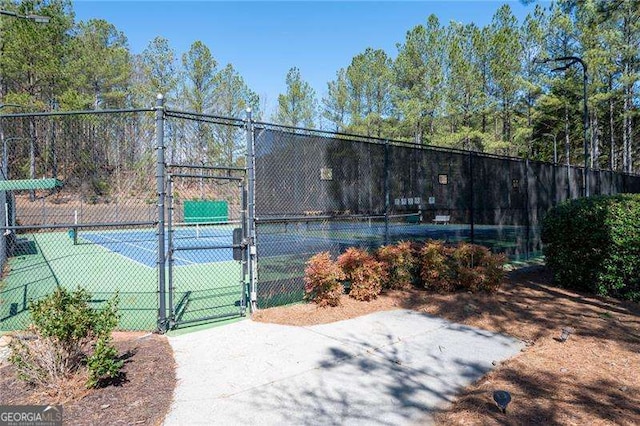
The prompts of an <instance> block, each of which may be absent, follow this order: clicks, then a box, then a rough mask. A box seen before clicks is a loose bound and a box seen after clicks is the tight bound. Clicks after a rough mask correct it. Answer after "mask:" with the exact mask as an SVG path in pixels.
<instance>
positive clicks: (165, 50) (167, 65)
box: [135, 37, 178, 106]
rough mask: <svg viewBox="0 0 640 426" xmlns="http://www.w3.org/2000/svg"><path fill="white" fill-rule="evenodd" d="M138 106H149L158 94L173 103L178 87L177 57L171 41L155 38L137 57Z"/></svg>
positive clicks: (136, 90)
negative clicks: (170, 43)
mask: <svg viewBox="0 0 640 426" xmlns="http://www.w3.org/2000/svg"><path fill="white" fill-rule="evenodd" d="M136 62H137V63H136V65H137V80H136V82H135V83H136V87H135V92H136V95H137V96H136V104H137V105H139V106H149V104H150V103H151V102H153V99H155V97H156V95H157V94H159V93H160V94H162V95H163V96H164V97H165V99H166V102H171V101H172V100H173V99H174V97H175V93H176V89H177V87H178V73H177V70H176V55H175V52H174V51H173V49H172V48H171V46H170V45H169V40H167V39H166V38H164V37H156V38H154V39H153V40H152V41H151V42H150V43H149V45H148V46H147V47H146V48H145V49H144V50H143V51H142V53H141V54H140V55H139V56H138V57H137V61H136Z"/></svg>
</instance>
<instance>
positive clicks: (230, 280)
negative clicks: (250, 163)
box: [167, 165, 247, 328]
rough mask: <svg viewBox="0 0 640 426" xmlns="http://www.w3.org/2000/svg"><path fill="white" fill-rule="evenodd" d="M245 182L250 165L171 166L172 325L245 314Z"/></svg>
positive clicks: (169, 273)
mask: <svg viewBox="0 0 640 426" xmlns="http://www.w3.org/2000/svg"><path fill="white" fill-rule="evenodd" d="M245 182H246V181H245V169H244V168H234V167H207V166H194V165H170V166H169V167H168V174H167V197H168V199H167V201H168V206H169V215H168V218H167V281H168V284H169V300H168V302H169V308H170V314H169V328H175V327H177V326H180V325H182V324H188V323H197V322H202V321H209V320H212V319H221V318H228V317H239V316H244V315H245V312H246V306H247V287H246V279H245V277H246V275H247V250H246V249H247V212H246V210H247V209H246V206H247V202H246V188H245Z"/></svg>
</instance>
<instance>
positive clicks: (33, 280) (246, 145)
mask: <svg viewBox="0 0 640 426" xmlns="http://www.w3.org/2000/svg"><path fill="white" fill-rule="evenodd" d="M0 139H1V141H2V153H3V155H2V170H1V171H2V178H1V179H0V227H1V228H2V229H1V231H2V237H0V261H1V265H2V281H1V283H0V330H13V329H20V328H25V327H26V326H27V325H28V321H29V317H28V304H29V301H30V300H37V299H39V298H42V297H44V296H45V295H47V294H50V293H51V292H52V291H53V290H54V289H55V288H56V287H58V286H64V287H66V288H70V289H73V288H76V287H84V288H86V289H87V290H89V291H90V292H91V294H92V295H93V298H94V300H93V302H94V303H95V304H96V306H99V305H100V304H101V303H103V302H104V301H106V300H108V299H109V298H111V297H113V295H114V294H116V293H117V294H119V297H120V312H121V314H122V319H121V322H120V327H121V328H124V329H144V330H151V329H156V328H158V329H160V330H163V331H164V330H166V329H168V328H175V327H180V326H182V325H186V324H192V323H199V322H203V321H210V320H214V319H218V318H228V317H235V316H241V315H244V314H245V310H246V308H247V307H251V308H252V309H255V308H256V307H260V308H264V307H269V306H276V305H282V304H286V303H292V302H298V301H300V300H302V296H303V291H304V284H303V275H304V264H305V262H306V261H307V260H308V259H309V258H310V257H311V256H313V255H314V254H316V253H318V252H321V251H330V252H331V253H332V254H333V255H338V254H339V253H342V252H343V251H344V250H345V249H346V248H348V247H352V246H355V247H363V248H368V249H375V248H377V247H379V246H382V245H385V244H391V243H394V242H397V241H403V240H410V241H424V240H426V239H441V240H444V241H448V242H456V241H470V242H475V243H479V244H483V245H486V246H488V247H491V248H492V249H493V250H495V251H500V252H504V253H506V254H508V255H509V256H510V257H511V258H513V259H520V258H527V257H530V256H535V255H537V254H539V253H540V251H541V247H542V244H541V241H540V223H541V220H542V218H543V216H544V214H545V213H546V212H547V211H548V210H549V209H550V208H551V207H552V206H554V205H556V204H557V203H559V202H561V201H563V200H566V199H569V198H576V197H578V196H579V195H580V194H582V191H583V173H584V171H583V169H581V168H576V167H568V166H558V165H553V164H549V163H542V162H533V161H527V160H523V159H516V158H505V157H499V156H492V155H487V154H480V153H473V152H466V151H459V150H452V149H444V148H435V147H427V146H421V145H414V144H410V143H404V142H398V141H385V140H380V139H375V138H365V137H358V136H352V135H343V134H337V133H328V132H322V131H314V130H305V129H294V128H288V127H284V126H276V125H272V124H268V123H256V122H253V121H252V120H251V118H250V117H247V118H246V119H245V120H241V119H234V118H227V117H217V116H212V115H206V114H195V113H192V112H184V111H175V110H171V109H167V108H165V107H164V106H163V104H162V101H161V100H159V103H158V105H157V106H156V108H154V109H139V110H118V111H102V112H96V111H91V112H89V111H82V112H72V113H47V114H45V113H41V114H33V113H30V114H11V115H3V116H0ZM587 177H588V179H589V183H590V188H591V193H592V194H594V195H595V194H615V193H619V192H640V177H638V176H630V175H623V174H620V173H615V172H608V171H591V172H590V173H589V174H588V176H587Z"/></svg>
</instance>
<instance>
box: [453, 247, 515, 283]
mask: <svg viewBox="0 0 640 426" xmlns="http://www.w3.org/2000/svg"><path fill="white" fill-rule="evenodd" d="M452 256H453V259H454V265H455V269H456V281H457V282H456V285H457V287H458V288H460V289H464V290H468V291H472V292H476V291H479V290H482V291H489V292H493V291H495V290H497V289H498V287H499V286H500V283H501V282H502V280H503V279H504V276H505V271H504V268H503V265H504V263H505V261H506V258H505V256H504V255H503V254H492V253H491V251H489V249H488V248H486V247H483V246H480V245H476V244H468V243H460V244H458V245H457V246H456V247H455V249H454V250H453V254H452Z"/></svg>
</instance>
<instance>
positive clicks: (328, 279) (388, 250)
mask: <svg viewBox="0 0 640 426" xmlns="http://www.w3.org/2000/svg"><path fill="white" fill-rule="evenodd" d="M505 260H506V259H505V257H504V255H497V254H492V253H491V252H490V251H489V250H488V249H487V248H485V247H482V246H479V245H474V244H467V243H459V244H458V245H456V246H450V245H445V244H443V243H442V242H439V241H427V242H426V243H425V244H424V245H418V244H416V243H410V242H406V241H405V242H400V243H398V244H395V245H389V246H383V247H380V248H379V249H378V250H377V251H375V252H374V253H370V252H368V251H367V250H363V249H359V248H353V247H352V248H349V249H347V250H346V251H345V252H344V253H342V254H341V255H340V256H338V258H337V259H336V260H334V259H332V258H331V255H330V254H329V252H322V253H318V254H316V255H315V256H313V257H312V258H311V259H309V261H307V264H306V265H307V267H306V269H305V277H304V281H305V299H306V300H309V301H313V302H315V303H317V304H318V305H320V306H337V305H338V304H339V303H340V296H341V295H342V294H343V293H344V292H345V288H346V289H348V293H349V296H350V297H352V298H354V299H356V300H363V301H368V300H371V299H374V298H376V297H378V295H379V294H380V293H381V292H382V291H383V290H385V289H407V288H410V287H412V286H417V287H420V288H425V289H428V290H433V291H438V292H451V291H457V290H466V291H473V292H475V291H481V290H482V291H495V290H496V289H497V288H498V286H499V285H500V283H501V282H502V280H503V278H504V275H505V271H504V269H503V265H504V263H505Z"/></svg>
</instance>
